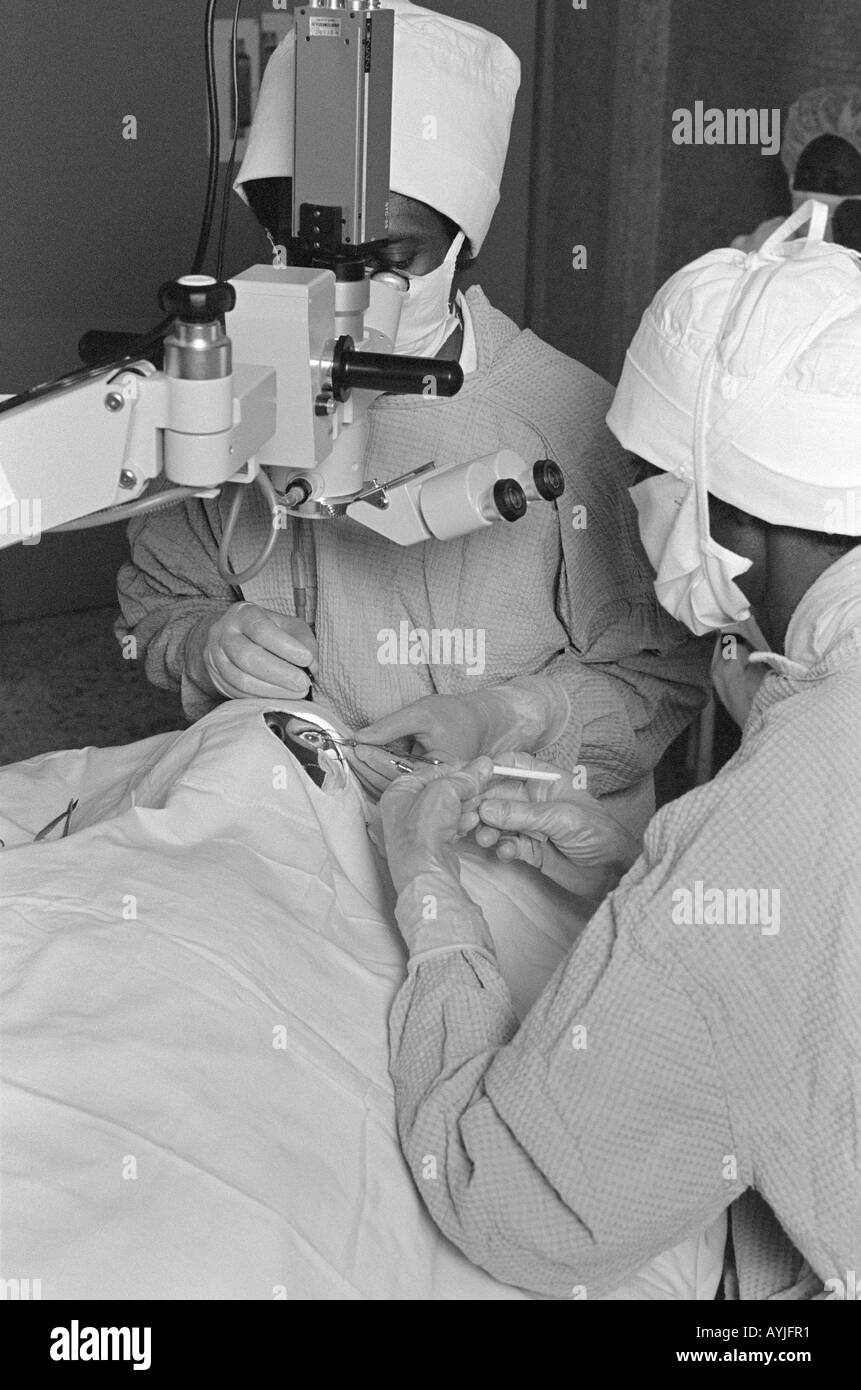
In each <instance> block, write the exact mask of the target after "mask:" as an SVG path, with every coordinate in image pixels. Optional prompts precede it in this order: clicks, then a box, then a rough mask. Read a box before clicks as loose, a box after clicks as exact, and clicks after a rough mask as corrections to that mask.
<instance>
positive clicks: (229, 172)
mask: <svg viewBox="0 0 861 1390" xmlns="http://www.w3.org/2000/svg"><path fill="white" fill-rule="evenodd" d="M241 9H242V0H236V8H235V10H234V11H233V31H232V34H231V40H230V42H231V49H230V53H231V73H232V76H233V142H232V144H231V146H230V157H229V158H228V161H227V168H226V169H225V171H224V188H223V189H222V192H221V225H220V227H219V229H218V256H217V259H216V262H215V278H216V280H220V279H221V276H222V272H223V270H224V248H225V243H226V241H227V221H228V218H229V217H230V194H231V192H232V188H233V171H234V169H235V168H236V147H237V145H238V143H239V74H238V71H237V53H236V46H237V45H236V41H237V35H238V33H239V12H240V10H241Z"/></svg>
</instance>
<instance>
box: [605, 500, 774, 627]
mask: <svg viewBox="0 0 861 1390" xmlns="http://www.w3.org/2000/svg"><path fill="white" fill-rule="evenodd" d="M628 490H629V492H630V494H631V499H632V501H633V503H634V506H635V507H636V508H637V514H638V518H639V523H640V536H641V537H642V541H643V548H644V549H645V552H646V554H647V555H648V557H649V560H650V561H651V564H652V568H653V569H654V571H655V576H656V578H655V593H656V594H657V596H658V599H659V601H660V603H661V605H662V607H664V608H665V609H666V610H667V612H668V613H669V614H671V615H672V617H674V618H677V619H678V620H679V622H682V623H684V624H685V626H686V627H689V628H690V630H691V632H693V633H695V634H696V635H697V637H700V636H702V635H703V633H706V632H713V631H716V630H717V629H719V628H724V627H728V626H729V625H730V624H731V623H738V622H744V621H745V619H747V618H749V617H750V604H749V602H748V600H747V598H746V597H745V595H744V594H743V593H742V591H741V589H740V588H739V587H738V585H737V584H736V583H735V582H734V581H735V578H736V576H737V575H739V574H744V572H745V571H746V570H749V569H750V567H751V564H752V563H753V562H752V561H751V560H748V559H747V558H746V557H745V556H743V555H736V554H734V552H733V551H731V550H726V549H724V547H723V546H722V545H718V544H717V542H716V541H714V540H713V539H712V537H711V535H710V534H708V535H706V536H702V535H701V534H700V532H701V526H700V519H699V514H698V508H697V499H696V493H695V489H694V485H693V483H692V482H690V481H688V480H687V479H685V478H678V477H677V476H676V475H675V474H674V473H662V474H661V475H660V476H659V477H657V478H648V479H647V480H646V481H645V482H644V483H638V484H637V486H636V487H632V488H629V489H628Z"/></svg>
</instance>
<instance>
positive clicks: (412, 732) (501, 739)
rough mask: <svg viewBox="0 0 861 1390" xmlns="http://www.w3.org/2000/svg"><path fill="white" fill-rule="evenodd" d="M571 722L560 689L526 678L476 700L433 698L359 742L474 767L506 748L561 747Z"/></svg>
mask: <svg viewBox="0 0 861 1390" xmlns="http://www.w3.org/2000/svg"><path fill="white" fill-rule="evenodd" d="M570 717H571V707H570V705H569V703H568V697H567V695H566V694H565V692H564V690H562V689H561V687H560V686H558V685H557V684H556V683H555V682H553V681H550V680H547V679H546V677H542V676H522V677H518V678H517V679H516V680H512V681H509V682H508V684H507V685H501V686H491V687H489V688H487V689H485V690H477V691H476V692H475V694H470V695H427V696H425V698H424V699H422V700H416V701H415V703H414V704H411V705H406V706H405V707H404V708H403V709H401V710H397V711H396V712H395V713H394V714H389V715H386V716H385V717H384V718H383V719H378V720H376V722H375V723H373V724H370V725H369V726H368V727H367V728H366V729H362V730H360V731H359V732H358V733H357V735H356V737H357V738H361V739H363V740H365V741H366V742H368V743H387V744H388V743H394V742H396V741H398V740H400V739H403V740H405V741H406V742H407V744H408V745H409V746H410V747H411V748H414V749H415V750H416V751H417V752H420V753H424V754H425V755H426V756H427V757H431V758H441V759H442V760H443V761H444V762H452V761H471V760H473V759H475V758H479V757H481V756H483V755H488V756H490V755H492V754H494V753H496V752H498V751H499V750H500V749H502V748H523V749H528V750H530V751H532V750H534V749H538V748H544V747H546V746H547V745H549V744H551V743H555V741H556V739H557V738H559V736H560V735H561V734H562V732H563V730H564V729H565V727H566V725H567V723H568V721H569V719H570ZM405 751H408V749H405Z"/></svg>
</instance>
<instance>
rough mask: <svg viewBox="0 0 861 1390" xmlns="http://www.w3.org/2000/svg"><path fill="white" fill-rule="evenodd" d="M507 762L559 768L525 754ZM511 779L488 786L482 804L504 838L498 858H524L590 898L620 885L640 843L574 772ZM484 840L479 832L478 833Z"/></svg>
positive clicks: (484, 817)
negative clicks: (552, 779)
mask: <svg viewBox="0 0 861 1390" xmlns="http://www.w3.org/2000/svg"><path fill="white" fill-rule="evenodd" d="M505 761H506V765H508V766H514V767H522V768H524V769H526V770H536V771H542V772H560V769H558V768H554V767H552V766H551V765H550V764H548V763H541V762H538V761H537V759H535V758H531V757H529V756H528V754H524V753H511V754H506V756H505ZM512 787H513V784H512V782H511V780H507V781H503V782H500V781H498V780H497V781H495V782H492V783H490V784H489V785H488V787H487V790H486V791H485V793H484V795H483V797H482V798H481V799H480V800H479V802H478V805H477V815H478V817H479V819H480V820H481V822H482V825H483V826H486V827H489V828H490V829H491V830H492V831H493V832H494V834H499V835H500V836H501V838H500V839H499V840H498V843H497V845H496V856H497V858H498V859H500V860H502V861H503V862H511V861H514V860H520V861H521V862H522V863H525V864H530V865H532V867H533V868H536V869H538V870H539V871H540V872H541V873H542V874H544V875H545V876H546V877H547V878H551V879H553V881H554V883H558V884H559V885H560V886H561V887H562V888H565V889H567V890H568V892H570V893H573V894H575V895H576V896H577V897H584V898H587V899H588V900H589V901H591V902H600V900H601V899H602V898H603V897H604V896H605V895H606V894H607V893H609V892H610V891H611V890H612V889H613V888H615V886H616V884H617V883H618V881H619V879H620V878H621V877H622V875H623V874H624V873H626V872H627V870H628V869H629V868H630V867H631V865H632V864H633V863H634V861H635V860H636V858H637V857H638V855H639V853H640V849H641V846H640V842H639V841H638V840H637V839H636V838H635V837H634V836H633V835H631V833H630V831H628V830H627V829H626V828H625V826H623V825H622V824H621V823H620V822H619V821H618V820H617V819H616V817H615V816H613V815H612V814H611V813H610V812H609V811H608V810H607V809H606V808H605V807H604V806H603V804H602V803H601V802H600V801H598V800H596V798H595V797H594V796H591V795H590V794H589V793H588V792H585V791H581V790H580V789H579V788H578V787H576V786H575V783H574V778H573V777H572V775H571V774H570V773H567V772H560V775H559V778H558V780H557V781H555V782H521V783H520V784H519V785H518V786H517V787H516V788H515V789H514V790H512ZM476 838H478V839H479V843H481V838H480V832H479V833H478V835H477V837H476Z"/></svg>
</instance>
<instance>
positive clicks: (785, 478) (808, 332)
mask: <svg viewBox="0 0 861 1390" xmlns="http://www.w3.org/2000/svg"><path fill="white" fill-rule="evenodd" d="M827 215H828V208H827V207H826V206H824V205H823V204H821V203H816V202H814V201H813V200H811V201H809V202H807V203H805V204H804V206H803V207H802V208H800V209H798V211H796V212H795V213H793V214H792V216H791V217H789V218H787V220H786V221H785V222H783V223H781V225H780V226H779V227H778V228H777V230H776V231H775V232H773V233H772V235H771V236H770V237H769V238H768V240H767V241H766V242H765V243H764V244H763V246H762V247H760V249H759V250H758V251H755V252H752V253H751V254H749V255H745V254H744V252H742V251H737V250H731V249H724V250H719V251H712V252H710V253H709V254H708V255H706V256H701V257H700V259H699V260H696V261H694V262H693V263H692V264H691V265H688V266H685V267H684V269H683V270H680V271H678V272H677V274H675V275H673V276H672V278H671V279H670V280H668V281H667V283H666V284H665V285H664V287H663V288H662V289H661V290H659V292H658V294H657V295H656V296H655V299H654V300H653V302H652V303H651V305H650V306H649V308H648V309H647V310H646V312H645V314H644V315H643V319H642V322H641V323H640V327H639V328H638V330H637V333H636V335H635V337H634V340H633V342H632V343H631V346H630V348H629V349H628V352H627V356H626V359H625V366H624V370H623V372H622V378H621V381H620V382H619V387H618V390H617V391H616V395H615V398H614V400H613V404H612V406H611V408H610V413H609V414H608V416H607V423H608V425H609V427H610V429H611V430H612V431H613V433H614V434H615V436H616V438H617V439H618V440H619V441H620V443H621V444H622V445H623V446H624V447H625V448H626V449H629V450H630V451H631V452H632V453H635V454H638V455H639V456H640V457H642V458H644V459H647V460H648V461H649V462H650V463H653V464H655V465H656V466H657V467H659V468H663V469H665V470H667V471H669V472H672V473H676V474H678V475H679V476H680V477H684V478H689V479H690V478H691V477H692V476H693V473H694V471H696V473H697V475H698V477H699V479H700V481H701V482H702V483H703V484H704V486H705V487H707V488H708V491H709V492H712V493H714V495H715V496H716V497H720V498H722V499H723V500H724V501H725V502H729V503H731V504H732V505H733V506H737V507H740V508H742V509H743V510H744V511H747V512H750V513H752V514H753V515H754V516H757V517H760V518H761V519H762V520H764V521H769V522H772V523H774V524H775V525H783V526H798V527H802V528H804V529H805V530H810V531H831V532H835V531H836V532H840V533H842V534H846V535H861V272H859V259H861V258H859V256H858V254H857V253H856V252H853V251H849V250H847V249H846V248H845V247H842V246H835V245H834V244H833V243H832V242H824V241H823V240H822V234H823V232H824V229H825V223H826V219H827ZM807 222H810V224H811V226H810V233H809V234H808V236H807V237H804V238H797V239H790V238H792V237H793V234H794V233H795V232H796V231H797V230H798V228H799V227H801V226H804V225H805V224H806V223H807ZM841 519H842V520H841Z"/></svg>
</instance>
